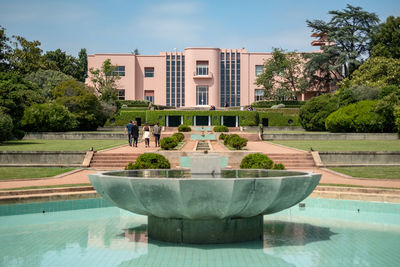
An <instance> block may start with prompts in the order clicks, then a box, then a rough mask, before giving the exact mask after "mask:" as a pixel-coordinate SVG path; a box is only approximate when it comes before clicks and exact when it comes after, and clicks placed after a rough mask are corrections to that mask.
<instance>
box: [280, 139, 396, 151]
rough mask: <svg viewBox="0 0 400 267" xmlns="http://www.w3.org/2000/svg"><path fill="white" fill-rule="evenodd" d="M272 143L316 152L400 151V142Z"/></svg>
mask: <svg viewBox="0 0 400 267" xmlns="http://www.w3.org/2000/svg"><path fill="white" fill-rule="evenodd" d="M272 143H276V144H281V145H284V146H289V147H295V148H298V149H303V150H307V151H308V150H310V147H312V149H313V150H316V151H400V140H303V141H295V140H287V141H286V140H282V141H272Z"/></svg>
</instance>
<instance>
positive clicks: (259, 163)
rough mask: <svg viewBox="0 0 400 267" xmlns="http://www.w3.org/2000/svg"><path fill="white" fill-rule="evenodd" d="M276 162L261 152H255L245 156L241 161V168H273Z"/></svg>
mask: <svg viewBox="0 0 400 267" xmlns="http://www.w3.org/2000/svg"><path fill="white" fill-rule="evenodd" d="M273 165H274V162H273V161H272V160H271V159H270V158H269V157H267V156H266V155H263V154H261V153H254V154H249V155H247V156H245V157H244V158H243V159H242V162H241V163H240V168H241V169H271V168H272V166H273Z"/></svg>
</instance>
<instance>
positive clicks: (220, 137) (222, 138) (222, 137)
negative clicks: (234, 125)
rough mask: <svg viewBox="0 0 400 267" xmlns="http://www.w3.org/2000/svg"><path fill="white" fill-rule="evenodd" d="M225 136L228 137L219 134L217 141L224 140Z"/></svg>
mask: <svg viewBox="0 0 400 267" xmlns="http://www.w3.org/2000/svg"><path fill="white" fill-rule="evenodd" d="M227 136H228V134H224V133H221V134H220V135H219V137H218V139H219V140H225V137H227Z"/></svg>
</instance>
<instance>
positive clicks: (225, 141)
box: [224, 134, 240, 145]
mask: <svg viewBox="0 0 400 267" xmlns="http://www.w3.org/2000/svg"><path fill="white" fill-rule="evenodd" d="M232 137H240V136H239V135H237V134H227V135H225V137H224V145H227V144H228V141H229V139H230V138H232Z"/></svg>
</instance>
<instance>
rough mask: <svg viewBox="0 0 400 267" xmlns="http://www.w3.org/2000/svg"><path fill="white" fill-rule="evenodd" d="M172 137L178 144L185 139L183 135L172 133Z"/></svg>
mask: <svg viewBox="0 0 400 267" xmlns="http://www.w3.org/2000/svg"><path fill="white" fill-rule="evenodd" d="M172 137H175V138H176V140H178V142H182V141H183V140H184V139H185V135H184V134H183V133H174V134H173V135H172Z"/></svg>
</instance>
